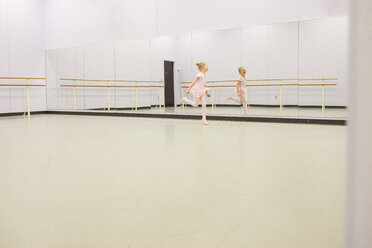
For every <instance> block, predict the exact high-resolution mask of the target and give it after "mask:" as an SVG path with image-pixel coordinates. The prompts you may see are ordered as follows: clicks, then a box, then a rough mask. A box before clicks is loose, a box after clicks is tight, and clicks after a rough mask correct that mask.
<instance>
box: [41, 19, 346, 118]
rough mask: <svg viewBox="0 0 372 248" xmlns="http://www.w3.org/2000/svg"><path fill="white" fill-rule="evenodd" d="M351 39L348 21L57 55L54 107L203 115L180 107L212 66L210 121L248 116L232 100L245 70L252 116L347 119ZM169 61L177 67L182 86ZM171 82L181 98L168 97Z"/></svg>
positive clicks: (50, 73)
mask: <svg viewBox="0 0 372 248" xmlns="http://www.w3.org/2000/svg"><path fill="white" fill-rule="evenodd" d="M348 40H349V34H348V18H347V17H337V18H327V19H316V20H307V21H300V22H288V23H279V24H270V25H262V26H253V27H241V28H234V29H227V30H219V31H211V32H197V33H192V34H185V35H177V36H167V37H155V38H149V39H142V40H130V41H117V42H115V43H108V44H98V45H90V46H84V47H72V48H63V49H55V50H48V51H47V52H46V62H47V107H48V109H50V110H72V109H76V110H106V111H142V112H143V111H145V112H153V113H163V112H168V113H173V112H174V113H185V114H188V113H200V112H201V109H200V108H193V107H191V106H183V105H182V104H181V102H180V100H181V98H182V96H187V97H189V98H190V99H191V98H192V96H191V95H187V94H186V88H185V87H187V86H188V85H189V82H190V81H192V80H194V79H195V76H196V74H197V73H198V70H197V67H196V65H195V64H196V62H199V61H203V62H206V63H207V64H208V66H209V71H208V72H207V81H209V82H208V86H210V93H211V97H210V98H208V99H207V104H208V110H207V111H208V113H210V114H216V115H218V114H223V115H243V114H244V113H243V108H242V106H241V105H240V104H238V103H236V102H233V101H227V100H226V98H227V97H229V96H235V97H236V90H235V88H236V80H237V79H239V77H240V76H239V73H238V67H239V66H243V67H245V68H246V70H247V74H246V78H247V79H248V82H247V95H246V98H247V102H248V113H247V115H254V116H257V115H259V116H260V115H263V116H316V117H324V118H333V117H341V118H345V117H346V114H347V109H346V106H347V78H348V75H347V65H348V60H347V54H348V51H347V49H348ZM165 61H170V62H173V63H172V66H173V82H171V81H169V79H167V80H166V78H165V73H166V72H165V70H167V68H165V67H164V63H165ZM168 69H169V68H168ZM163 81H166V82H165V83H163ZM170 84H173V86H172V92H173V93H174V94H173V96H172V95H171V96H170V94H164V92H165V91H166V90H167V87H170ZM168 90H169V88H168ZM167 97H168V98H169V97H173V98H174V99H173V101H167V100H169V99H167ZM169 102H170V103H171V104H169ZM159 105H160V106H159ZM164 105H166V107H164Z"/></svg>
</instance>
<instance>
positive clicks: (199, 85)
mask: <svg viewBox="0 0 372 248" xmlns="http://www.w3.org/2000/svg"><path fill="white" fill-rule="evenodd" d="M196 66H197V67H198V69H199V71H200V72H199V73H198V75H196V78H195V80H194V82H192V84H190V86H189V88H188V89H187V91H186V94H189V93H190V92H191V93H192V95H193V97H194V101H191V100H189V99H188V98H187V97H184V98H182V99H181V103H184V102H186V103H188V104H190V105H191V106H193V107H194V108H196V107H198V106H199V101H200V102H201V104H202V113H203V118H202V122H203V123H204V124H205V125H208V122H207V117H206V115H207V103H206V100H205V96H204V93H205V94H206V95H207V96H208V97H210V95H209V93H208V88H206V87H205V84H206V72H207V71H208V66H207V64H206V63H204V62H199V63H196Z"/></svg>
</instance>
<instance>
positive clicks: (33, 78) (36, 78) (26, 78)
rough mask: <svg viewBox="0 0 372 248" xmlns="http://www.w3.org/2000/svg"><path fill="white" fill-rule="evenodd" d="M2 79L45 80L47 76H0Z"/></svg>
mask: <svg viewBox="0 0 372 248" xmlns="http://www.w3.org/2000/svg"><path fill="white" fill-rule="evenodd" d="M0 79H25V80H29V79H30V80H44V79H46V78H41V77H0Z"/></svg>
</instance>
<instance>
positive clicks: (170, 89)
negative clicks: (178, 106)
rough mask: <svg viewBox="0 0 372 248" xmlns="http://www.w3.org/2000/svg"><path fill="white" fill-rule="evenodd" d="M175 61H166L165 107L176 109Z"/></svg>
mask: <svg viewBox="0 0 372 248" xmlns="http://www.w3.org/2000/svg"><path fill="white" fill-rule="evenodd" d="M173 65H174V62H173V61H166V60H165V61H164V81H165V87H164V96H165V100H164V102H165V107H174V77H173V76H174V75H173Z"/></svg>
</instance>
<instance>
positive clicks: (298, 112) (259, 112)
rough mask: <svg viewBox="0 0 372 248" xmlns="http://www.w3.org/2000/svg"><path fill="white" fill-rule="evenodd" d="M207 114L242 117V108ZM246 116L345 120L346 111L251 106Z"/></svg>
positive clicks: (180, 110) (189, 109)
mask: <svg viewBox="0 0 372 248" xmlns="http://www.w3.org/2000/svg"><path fill="white" fill-rule="evenodd" d="M138 111H140V112H153V113H156V112H161V113H164V112H167V113H201V106H199V107H198V108H193V107H191V106H185V107H184V108H182V107H176V108H174V107H166V108H162V109H161V110H160V109H159V108H157V107H153V108H151V109H139V110H138ZM207 113H209V114H224V115H228V114H231V115H243V114H244V112H243V108H242V107H239V106H231V107H229V106H217V107H215V108H212V107H208V108H207ZM247 115H248V116H288V117H297V116H298V117H324V118H329V117H330V118H334V117H339V118H346V117H347V110H346V109H344V108H326V109H325V111H324V112H322V109H321V108H304V107H300V108H298V107H284V108H283V109H282V110H281V111H280V108H279V107H257V106H252V107H249V108H248V109H247Z"/></svg>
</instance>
